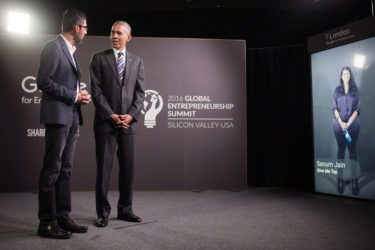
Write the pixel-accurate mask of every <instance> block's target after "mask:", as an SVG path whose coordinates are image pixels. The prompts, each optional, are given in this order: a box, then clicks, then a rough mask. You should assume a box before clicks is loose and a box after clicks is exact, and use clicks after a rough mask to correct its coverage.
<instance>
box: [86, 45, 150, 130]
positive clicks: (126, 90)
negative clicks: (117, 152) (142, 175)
mask: <svg viewBox="0 0 375 250" xmlns="http://www.w3.org/2000/svg"><path fill="white" fill-rule="evenodd" d="M90 80H91V91H92V99H93V103H94V105H95V118H94V131H95V132H96V133H108V132H112V131H113V130H114V129H113V126H112V125H111V123H110V120H109V118H110V116H111V115H112V114H129V115H131V116H132V117H133V121H132V122H131V124H130V128H129V129H127V130H126V129H124V130H123V131H124V133H127V134H135V133H136V123H137V121H138V119H139V115H140V113H141V109H142V105H143V101H144V98H145V90H144V87H145V77H144V65H143V60H142V59H141V58H140V57H138V56H136V55H133V54H131V53H130V52H128V51H127V52H126V65H125V77H124V79H123V82H120V76H119V73H118V70H117V63H116V58H115V55H114V52H113V49H109V50H106V51H103V52H100V53H97V54H95V55H93V57H92V59H91V64H90Z"/></svg>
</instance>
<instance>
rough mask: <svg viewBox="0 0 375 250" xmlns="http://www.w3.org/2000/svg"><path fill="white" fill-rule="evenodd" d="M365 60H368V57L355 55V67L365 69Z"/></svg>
mask: <svg viewBox="0 0 375 250" xmlns="http://www.w3.org/2000/svg"><path fill="white" fill-rule="evenodd" d="M365 60H366V56H364V55H359V54H355V56H354V67H357V68H360V69H363V67H364V66H365Z"/></svg>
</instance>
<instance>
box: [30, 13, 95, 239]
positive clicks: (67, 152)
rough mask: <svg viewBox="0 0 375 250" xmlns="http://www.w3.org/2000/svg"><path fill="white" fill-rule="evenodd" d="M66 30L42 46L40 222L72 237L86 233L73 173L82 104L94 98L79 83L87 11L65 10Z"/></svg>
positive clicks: (42, 229) (50, 232) (54, 233)
mask: <svg viewBox="0 0 375 250" xmlns="http://www.w3.org/2000/svg"><path fill="white" fill-rule="evenodd" d="M61 28H62V33H61V34H60V35H59V36H57V37H56V38H54V39H52V40H51V41H48V42H47V43H46V44H45V45H44V46H43V48H42V52H41V56H40V65H39V70H38V77H37V84H38V88H39V89H40V90H41V91H42V101H41V106H40V123H41V124H44V125H45V128H46V131H45V154H44V159H43V167H42V169H41V171H40V178H39V212H38V218H39V221H40V222H39V227H38V235H39V236H41V237H48V238H55V239H68V238H70V237H71V236H72V233H86V232H87V226H81V225H77V224H75V223H74V222H73V220H72V219H71V218H70V217H69V213H70V211H71V187H70V174H71V169H72V167H73V156H74V151H75V147H76V141H77V138H78V135H79V125H82V114H81V105H82V104H87V103H89V102H90V101H91V96H90V94H88V93H87V91H82V90H80V88H79V85H80V78H81V71H80V68H79V65H78V62H77V60H76V57H75V55H74V52H75V50H76V47H75V45H76V44H80V43H81V42H82V40H83V38H84V37H85V35H86V34H87V23H86V15H85V14H83V13H82V12H80V11H78V10H76V9H70V10H67V11H65V12H64V14H63V16H62V20H61Z"/></svg>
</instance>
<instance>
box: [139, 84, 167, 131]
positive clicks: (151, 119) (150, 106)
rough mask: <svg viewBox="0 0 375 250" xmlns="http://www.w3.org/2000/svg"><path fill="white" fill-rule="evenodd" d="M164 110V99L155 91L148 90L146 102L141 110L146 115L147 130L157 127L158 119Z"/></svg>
mask: <svg viewBox="0 0 375 250" xmlns="http://www.w3.org/2000/svg"><path fill="white" fill-rule="evenodd" d="M162 109H163V97H162V96H161V95H160V94H159V93H158V92H157V91H155V90H152V89H148V90H146V91H145V100H144V101H143V108H142V110H141V112H142V114H143V115H144V117H145V119H144V125H145V127H146V128H154V127H155V126H156V118H157V116H158V115H159V113H160V112H161V110H162Z"/></svg>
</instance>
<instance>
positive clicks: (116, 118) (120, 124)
mask: <svg viewBox="0 0 375 250" xmlns="http://www.w3.org/2000/svg"><path fill="white" fill-rule="evenodd" d="M124 116H126V115H117V114H113V115H111V121H112V123H113V125H114V127H115V128H124V129H128V128H129V123H128V122H127V121H128V120H129V118H124ZM130 117H131V116H130Z"/></svg>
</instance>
